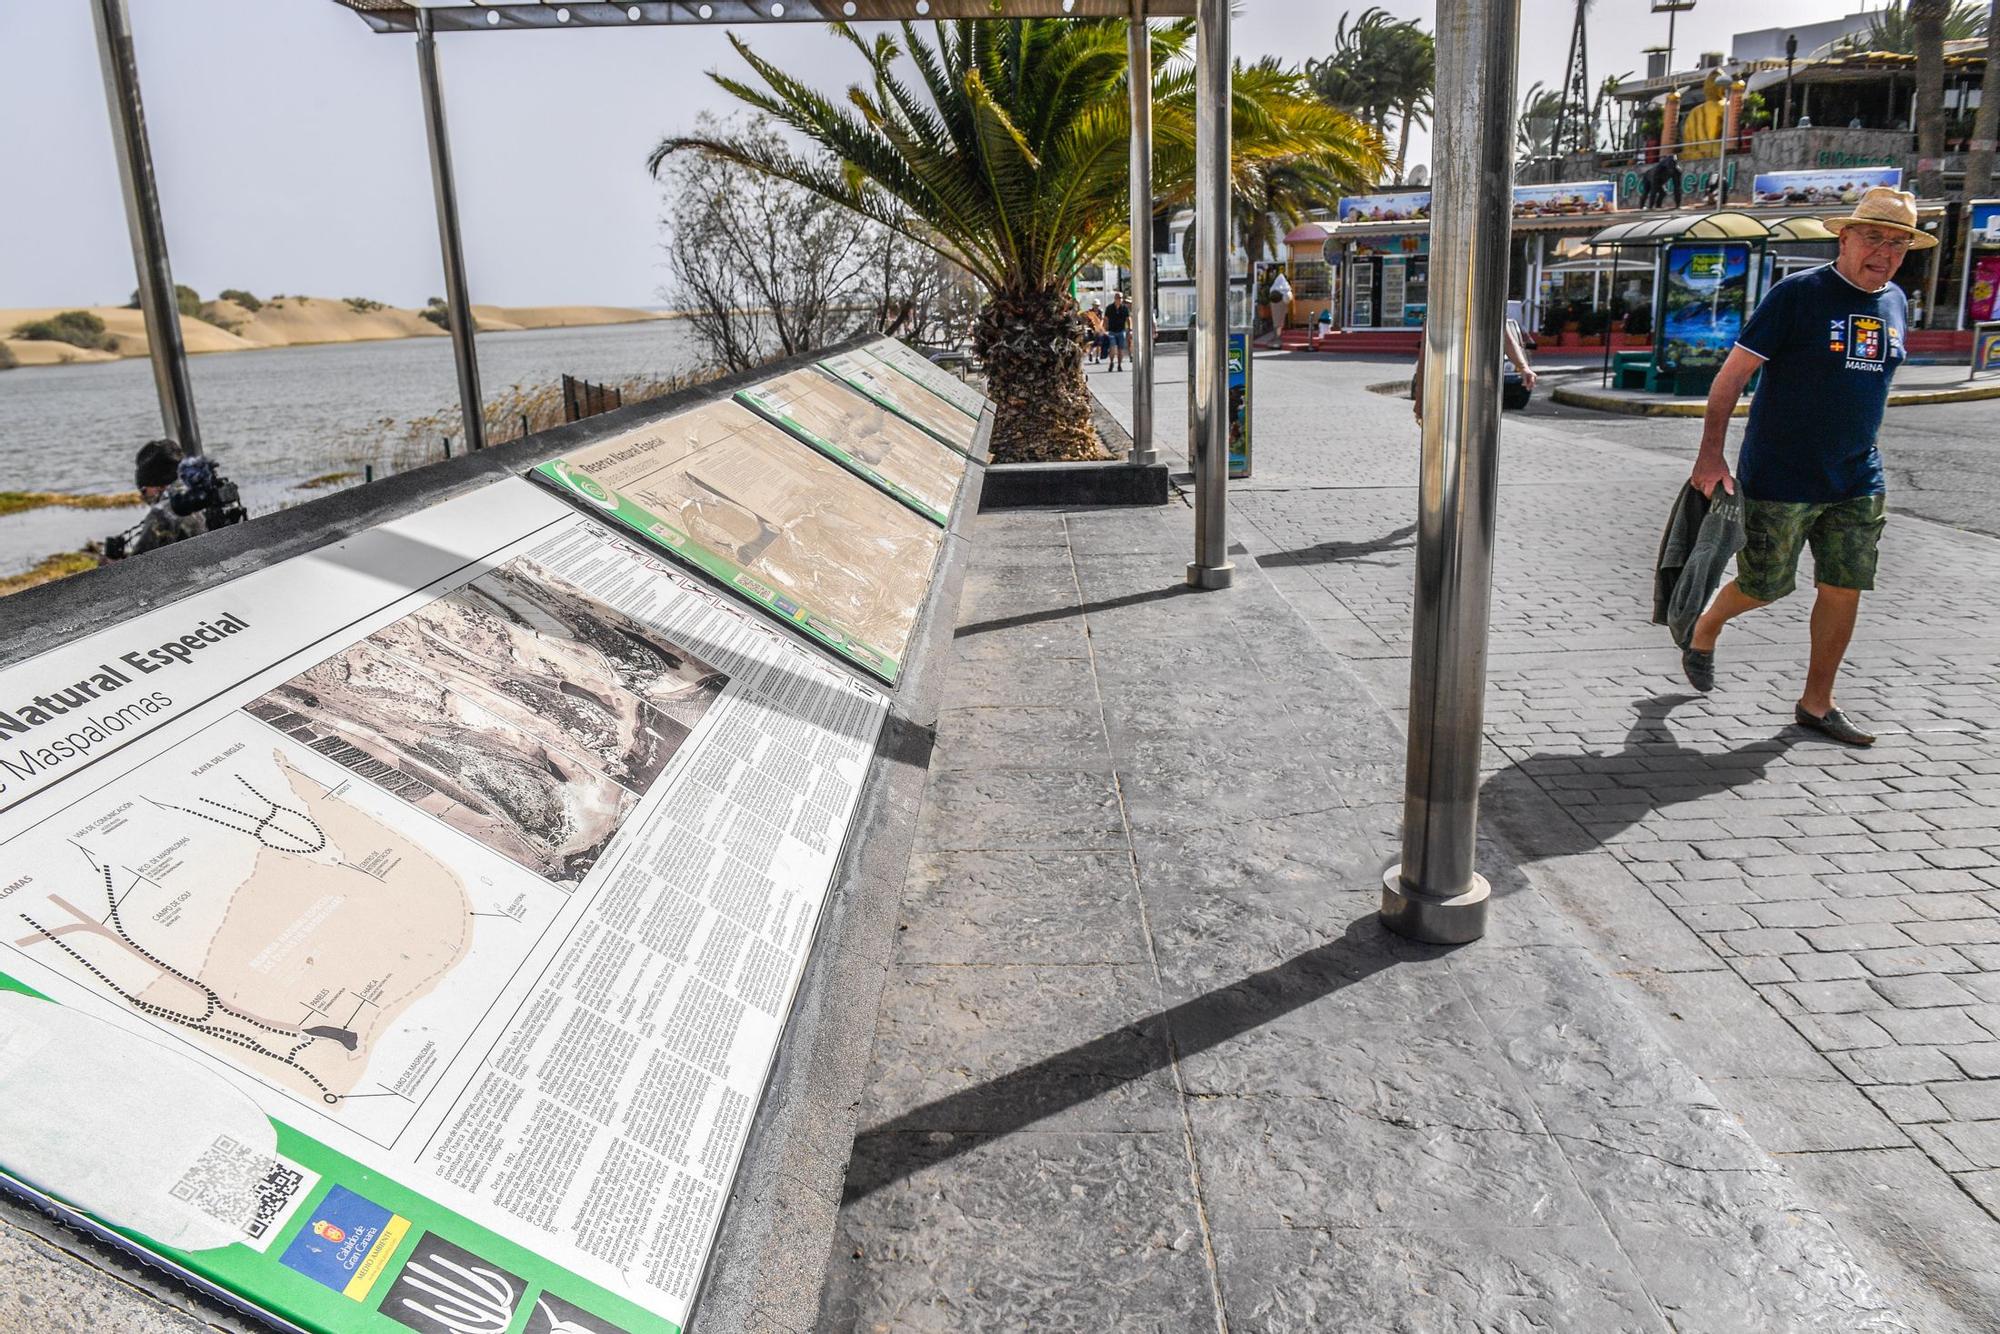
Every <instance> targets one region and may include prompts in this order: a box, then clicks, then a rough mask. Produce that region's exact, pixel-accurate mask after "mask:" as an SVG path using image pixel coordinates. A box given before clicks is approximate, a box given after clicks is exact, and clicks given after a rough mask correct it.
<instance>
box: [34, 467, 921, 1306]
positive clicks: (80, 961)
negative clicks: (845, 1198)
mask: <svg viewBox="0 0 2000 1334" xmlns="http://www.w3.org/2000/svg"><path fill="white" fill-rule="evenodd" d="M788 447H789V448H793V449H795V450H797V452H799V453H801V454H804V453H805V451H803V450H801V449H798V447H796V446H788ZM807 457H812V456H810V455H807ZM842 476H845V475H844V474H842ZM849 480H851V479H849ZM860 489H862V490H866V488H865V487H864V488H860ZM868 494H870V495H871V496H874V495H876V493H874V492H872V491H870V492H868ZM877 498H878V499H880V497H879V496H877ZM883 503H884V504H891V502H888V501H886V500H884V501H883ZM892 508H895V509H896V510H897V512H898V513H899V514H906V513H907V512H906V511H903V510H901V509H900V507H895V506H893V505H892ZM911 518H912V521H913V522H917V523H921V522H922V521H921V520H916V519H914V516H911ZM924 526H925V527H929V525H924ZM886 708H887V699H886V697H885V696H884V695H882V694H881V693H880V692H878V691H877V690H876V689H874V688H873V687H871V686H869V685H867V684H864V683H863V682H862V681H860V680H859V679H858V678H857V677H856V676H855V675H854V674H853V673H851V672H849V671H848V670H846V669H845V668H844V667H842V666H840V665H839V664H836V663H834V662H831V661H829V660H827V659H825V658H823V657H822V656H820V655H819V654H817V653H815V652H813V651H812V650H810V649H808V648H807V647H805V646H804V645H802V644H799V643H797V642H795V641H794V640H792V639H790V638H788V637H787V636H786V635H784V634H782V633H780V632H779V631H778V630H777V629H775V628H774V627H772V626H770V625H768V624H766V623H764V622H763V620H761V619H760V618H759V617H757V616H755V615H753V614H751V613H749V612H748V611H746V610H745V609H743V608H741V607H740V606H738V605H737V604H735V603H734V602H733V601H732V600H730V599H729V598H727V597H724V596H723V595H721V594H720V593H718V592H716V591H715V590H713V589H712V588H710V587H709V586H708V585H707V584H706V583H704V582H703V581H701V580H699V579H696V578H693V577H691V576H689V575H687V574H685V573H682V572H680V571H678V570H676V569H674V568H672V567H671V566H670V565H669V564H668V563H666V562H664V561H662V560H660V559H657V558H655V557H654V556H652V555H650V554H648V553H647V552H645V551H644V550H641V549H640V548H638V547H636V546H634V545H633V544H631V543H629V542H627V541H625V540H624V539H623V538H621V537H619V536H618V535H616V534H614V533H613V532H612V531H610V530H609V529H606V528H603V527H601V526H600V525H598V524H596V523H593V522H591V521H590V520H589V519H587V518H585V517H584V516H582V515H580V514H578V513H577V512H576V511H575V510H574V509H573V508H571V507H570V506H568V505H566V504H564V503H562V502H561V501H559V500H558V499H557V498H556V497H554V496H552V495H549V494H547V493H546V492H544V491H542V490H540V489H538V488H536V487H533V486H530V485H529V484H527V483H526V482H524V481H521V480H518V479H516V480H509V481H504V482H500V483H497V484H495V485H492V486H489V487H486V488H484V489H481V490H479V491H476V492H473V493H471V494H469V495H465V496H462V497H460V498H458V499H455V500H451V501H448V502H445V503H442V504H440V505H437V506H435V507H433V508H431V509H429V510H425V511H423V512H421V513H419V514H417V515H415V516H412V517H410V518H407V519H403V520H399V521H397V522H395V523H391V524H387V525H385V526H383V527H380V528H376V529H372V530H370V531H368V532H365V533H363V534H361V535H359V536H356V537H353V538H349V539H347V540H345V541H342V542H339V543H337V544H335V545H333V546H330V547H326V548H323V549H321V550H319V551H316V552H314V553H312V554H310V555H307V556H302V557H299V558H296V559H292V560H288V561H284V562H282V563H279V564H275V565H272V566H269V567H266V568H264V569H261V570H258V571H255V572H253V573H250V574H246V575H243V576H242V577H240V578H238V579H235V580H233V581H231V582H229V583H227V584H225V585H222V586H220V587H217V588H214V589H211V590H208V591H205V592H201V593H197V594H194V595H192V596H190V597H188V598H186V599H184V600H182V601H179V602H175V603H173V604H171V605H168V606H165V607H162V608H160V609H157V610H155V611H152V612H149V613H147V614H145V615H143V616H139V617H136V618H134V619H131V620H128V621H125V622H123V623H121V624H118V625H116V626H113V627H111V628H108V629H105V630H103V631H100V632H98V633H97V634H95V635H92V636H90V637H87V638H84V639H81V640H78V641H76V642H74V643H72V644H69V645H67V646H65V647H62V648H59V649H56V650H54V651H52V652H50V653H47V654H44V655H42V656H41V657H38V658H34V659H31V660H29V661H27V662H24V663H21V664H18V665H16V666H14V667H11V668H7V669H5V670H4V671H0V1185H5V1186H7V1187H8V1188H9V1189H12V1190H14V1191H16V1192H17V1193H20V1194H23V1195H26V1196H27V1197H29V1198H31V1199H33V1200H35V1201H36V1202H37V1203H39V1204H41V1205H43V1206H44V1207H47V1208H51V1209H52V1210H54V1211H55V1212H57V1213H58V1214H59V1215H62V1216H65V1217H67V1218H69V1219H70V1220H71V1221H73V1222H76V1223H78V1224H79V1225H80V1226H84V1227H86V1228H88V1229H91V1230H93V1231H96V1232H98V1234H99V1235H101V1236H105V1237H107V1238H109V1239H111V1240H113V1241H114V1242H117V1243H118V1244H122V1245H124V1246H126V1247H128V1248H130V1249H133V1250H136V1251H138V1252H139V1253H140V1254H142V1255H143V1256H144V1257H146V1258H148V1259H150V1260H151V1261H153V1262H154V1263H157V1264H159V1265H161V1266H163V1267H165V1268H168V1269H170V1270H172V1271H174V1272H177V1273H179V1274H181V1275H182V1276H183V1277H186V1278H188V1279H189V1280H190V1281H193V1282H195V1283H196V1284H197V1285H199V1286H203V1287H205V1288H206V1289H208V1290H209V1291H211V1292H214V1293H216V1294H218V1295H221V1296H223V1297H225V1298H227V1299H229V1300H233V1301H236V1302H238V1303H240V1304H242V1305H244V1306H247V1307H249V1308H251V1309H253V1310H255V1311H257V1312H259V1313H262V1314H265V1315H268V1316H272V1317H275V1318H277V1319H278V1320H280V1321H284V1322H289V1323H290V1324H292V1325H295V1326H297V1327H300V1328H303V1329H306V1330H312V1331H326V1332H327V1334H352V1332H355V1331H359V1332H361V1334H371V1332H372V1334H406V1332H407V1331H410V1330H416V1331H420V1332H421V1334H464V1332H465V1331H469V1330H470V1331H480V1332H482V1334H486V1332H491V1334H521V1331H529V1332H531V1334H579V1332H584V1334H675V1332H676V1331H678V1330H679V1329H680V1328H681V1326H682V1325H683V1324H684V1323H685V1322H686V1318H687V1313H688V1309H689V1306H690V1304H691V1302H692V1301H693V1298H694V1294H695V1293H696V1291H697V1286H698V1283H699V1281H700V1278H701V1274H702V1272H703V1269H704V1266H705V1265H706V1263H707V1261H708V1257H709V1252H710V1248H711V1246H712V1245H713V1240H714V1236H715V1232H716V1228H717V1224H718V1221H719V1219H720V1216H721V1213H722V1208H723V1203H724V1201H725V1199H726V1198H727V1196H728V1193H729V1190H730V1183H731V1181H732V1180H733V1179H734V1176H735V1174H736V1171H737V1168H738V1164H739V1159H740V1156H741V1153H742V1148H743V1144H744V1140H745V1137H746V1135H747V1133H748V1128H749V1126H750V1123H751V1119H752V1116H753V1113H754V1112H755V1109H756V1107H757V1103H758V1099H759V1097H760V1094H761V1091H762V1089H763V1086H764V1082H765V1080H766V1078H767V1076H768V1074H769V1071H770V1068H771V1065H772V1062H773V1060H774V1058H775V1055H776V1051H777V1046H778V1041H779V1038H780V1035H781V1033H782V1030H783V1028H784V1024H785V1018H786V1015H787V1013H788V1011H789V1009H790V1006H791V1003H792V998H793V996H794V993H795V991H796V988H797V986H798V983H799V979H800V976H801V972H802V970H803V968H804V966H805V963H806V959H807V955H808V952H809V950H810V948H811V945H812V942H813V940H814V935H815V931H816V929H817V927H818V924H819V920H820V916H821V912H822V908H823V906H824V900H825V897H826V894H827V892H828V887H829V885H830V883H831V881H832V878H833V876H834V874H835V871H836V867H837V864H838V862H839V859H840V856H841V853H842V848H843V842H844V840H845V838H846V837H847V831H848V828H849V825H850V823H851V821H852V820H853V818H854V813H855V809H856V805H857V802H858V799H859V793H860V790H861V787H862V784H863V781H864V778H865V776H866V774H867V772H868V768H869V764H870V761H871V759H872V757H873V754H874V750H875V745H876V741H877V738H878V735H879V733H880V729H881V727H882V723H883V719H884V716H885V712H886Z"/></svg>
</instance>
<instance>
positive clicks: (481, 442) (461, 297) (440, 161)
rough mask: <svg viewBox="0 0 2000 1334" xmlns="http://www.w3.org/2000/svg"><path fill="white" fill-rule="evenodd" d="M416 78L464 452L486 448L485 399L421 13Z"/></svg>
mask: <svg viewBox="0 0 2000 1334" xmlns="http://www.w3.org/2000/svg"><path fill="white" fill-rule="evenodd" d="M417 78H418V80H419V82H421V83H422V85H423V94H424V131H425V134H426V136H427V137H428V139H429V140H430V150H431V190H432V192H433V194H434V195H435V197H436V202H437V221H438V249H439V250H440V251H442V252H443V255H444V299H445V310H446V316H447V318H448V319H449V320H450V321H451V356H452V361H453V363H454V364H455V365H456V366H457V368H458V406H459V411H460V413H461V414H462V415H463V417H464V419H465V420H464V430H465V447H466V448H467V449H484V448H486V410H485V399H484V398H483V397H482V396H481V395H480V392H479V350H478V348H476V347H475V346H474V345H473V324H472V296H471V294H470V292H469V291H468V290H467V288H466V282H465V248H464V245H463V244H462V243H461V241H460V239H459V232H458V185H457V183H456V181H454V179H453V177H452V171H451V138H450V135H449V134H448V133H447V132H446V129H445V120H444V84H443V81H442V80H441V79H440V78H439V75H438V59H437V34H436V33H434V32H432V31H431V24H430V11H429V10H427V9H420V10H418V11H417Z"/></svg>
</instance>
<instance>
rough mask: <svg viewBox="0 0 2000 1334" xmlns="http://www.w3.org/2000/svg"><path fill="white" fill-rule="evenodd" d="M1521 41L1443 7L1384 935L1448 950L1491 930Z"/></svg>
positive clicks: (1494, 6)
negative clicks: (1491, 711)
mask: <svg viewBox="0 0 2000 1334" xmlns="http://www.w3.org/2000/svg"><path fill="white" fill-rule="evenodd" d="M1519 33H1520V0H1439V3H1438V9H1437V93H1436V111H1435V113H1434V115H1435V120H1434V123H1433V128H1432V131H1431V144H1432V149H1431V153H1432V162H1433V173H1432V193H1431V254H1430V283H1431V288H1430V319H1429V321H1428V322H1427V323H1426V325H1425V328H1424V357H1425V363H1426V367H1427V370H1426V373H1425V375H1424V425H1423V463H1422V470H1421V477H1420V482H1419V487H1418V496H1417V577H1416V605H1415V626H1414V633H1413V636H1412V640H1413V645H1412V653H1411V660H1410V748H1409V758H1408V763H1407V770H1406V776H1405V780H1404V788H1403V860H1402V863H1401V864H1400V865H1398V866H1392V867H1390V868H1389V870H1388V871H1387V873H1386V874H1385V875H1384V876H1383V887H1382V922H1383V925H1385V926H1387V927H1388V928H1389V929H1391V930H1392V931H1395V932H1397V933H1398V934H1401V935H1405V936H1409V937H1411V938H1413V939H1416V940H1424V941H1430V942H1432V943H1436V944H1460V943H1463V942H1465V941H1469V940H1477V939H1478V938H1479V937H1480V936H1481V935H1483V934H1484V933H1485V930H1486V901H1487V893H1488V890H1487V884H1486V879H1485V877H1483V876H1481V875H1479V874H1478V873H1477V872H1476V871H1474V869H1473V852H1474V846H1475V840H1476V836H1477V824H1478V814H1479V748H1480V734H1481V731H1482V728H1483V726H1484V704H1485V694H1486V635H1487V612H1488V608H1489V603H1490V601H1491V597H1492V589H1493V579H1492V574H1493V512H1494V504H1495V501H1496V499H1497V492H1498V488H1497V480H1498V474H1497V463H1498V456H1499V444H1500V357H1501V346H1502V344H1501V327H1502V320H1503V319H1504V318H1505V314H1506V307H1507V247H1508V232H1509V227H1510V213H1511V192H1510V183H1511V182H1510V175H1511V158H1512V153H1511V150H1512V146H1513V142H1514V57H1515V48H1516V45H1517V43H1518V40H1519Z"/></svg>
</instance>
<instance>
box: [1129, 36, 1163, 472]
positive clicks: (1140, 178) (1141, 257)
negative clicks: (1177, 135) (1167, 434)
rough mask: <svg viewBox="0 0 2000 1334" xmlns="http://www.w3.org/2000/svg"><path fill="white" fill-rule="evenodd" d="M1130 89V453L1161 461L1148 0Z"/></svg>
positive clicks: (1135, 458)
mask: <svg viewBox="0 0 2000 1334" xmlns="http://www.w3.org/2000/svg"><path fill="white" fill-rule="evenodd" d="M1125 50H1126V54H1127V56H1128V57H1129V58H1130V63H1131V69H1130V70H1129V71H1128V72H1127V74H1126V80H1127V82H1128V83H1130V85H1131V95H1132V191H1131V194H1132V292H1131V299H1132V317H1131V320H1130V321H1129V323H1128V324H1127V326H1126V327H1127V330H1128V333H1129V337H1130V339H1131V342H1132V453H1131V456H1130V460H1129V461H1130V462H1132V463H1137V464H1141V465H1145V464H1152V463H1157V462H1158V461H1159V457H1160V456H1159V451H1157V450H1155V449H1154V448H1153V39H1152V34H1151V33H1150V32H1149V31H1148V29H1147V27H1146V4H1145V0H1132V22H1131V25H1130V27H1129V28H1128V30H1127V31H1126V34H1125Z"/></svg>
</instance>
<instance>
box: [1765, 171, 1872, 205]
mask: <svg viewBox="0 0 2000 1334" xmlns="http://www.w3.org/2000/svg"><path fill="white" fill-rule="evenodd" d="M1878 185H1886V186H1889V187H1891V188H1893V189H1898V190H1900V189H1902V187H1903V169H1902V168H1901V167H1840V168H1836V169H1834V170H1832V171H1760V172H1758V173H1757V174H1756V175H1755V176H1753V177H1751V179H1750V202H1751V203H1753V204H1764V205H1781V204H1789V205H1793V206H1797V205H1801V204H1804V205H1807V206H1809V207H1813V208H1834V207H1837V206H1840V205H1844V204H1858V203H1860V202H1861V196H1862V195H1864V194H1866V193H1867V192H1868V191H1869V190H1871V189H1873V188H1874V187H1875V186H1878Z"/></svg>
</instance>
